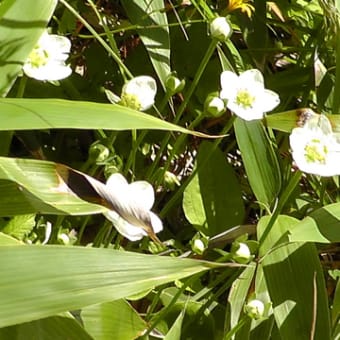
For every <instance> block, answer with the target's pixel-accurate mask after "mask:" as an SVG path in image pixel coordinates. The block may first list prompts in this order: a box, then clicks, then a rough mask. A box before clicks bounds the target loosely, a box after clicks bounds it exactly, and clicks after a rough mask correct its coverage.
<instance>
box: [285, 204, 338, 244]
mask: <svg viewBox="0 0 340 340" xmlns="http://www.w3.org/2000/svg"><path fill="white" fill-rule="evenodd" d="M289 232H290V235H289V240H290V241H302V242H318V243H332V242H340V203H334V204H329V205H326V206H324V207H323V208H320V209H318V210H316V211H314V212H312V213H311V214H310V215H309V216H307V217H305V218H304V219H303V220H302V221H300V222H298V223H296V224H294V225H292V227H291V228H290V230H289Z"/></svg>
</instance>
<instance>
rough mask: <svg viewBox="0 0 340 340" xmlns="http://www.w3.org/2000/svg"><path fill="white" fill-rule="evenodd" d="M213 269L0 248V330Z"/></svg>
mask: <svg viewBox="0 0 340 340" xmlns="http://www.w3.org/2000/svg"><path fill="white" fill-rule="evenodd" d="M217 266H218V264H213V263H208V262H204V261H197V260H189V259H178V258H172V257H161V256H155V255H144V254H137V253H129V252H125V251H118V250H111V249H98V248H85V247H75V246H74V247H65V246H38V245H35V246H33V245H31V246H2V247H0V269H1V276H0V301H1V304H0V327H4V326H10V325H13V324H17V323H22V322H27V321H32V320H36V319H39V318H43V317H48V316H52V315H55V314H57V313H60V312H64V311H69V310H77V309H80V308H83V307H86V306H89V305H93V304H98V303H103V302H109V301H113V300H118V299H122V298H124V297H127V296H129V295H132V294H136V293H138V292H141V291H145V290H147V289H150V288H153V287H155V286H157V285H161V284H164V283H167V282H171V281H174V280H176V279H180V278H183V277H187V276H189V275H192V274H195V273H199V272H202V271H205V270H208V269H210V268H214V267H217Z"/></svg>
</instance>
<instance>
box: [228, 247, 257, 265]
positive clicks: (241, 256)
mask: <svg viewBox="0 0 340 340" xmlns="http://www.w3.org/2000/svg"><path fill="white" fill-rule="evenodd" d="M231 253H232V258H233V260H234V261H236V262H238V263H241V264H246V263H248V262H250V261H251V259H252V255H251V252H250V249H249V247H248V245H247V244H246V243H243V242H234V243H233V245H232V247H231Z"/></svg>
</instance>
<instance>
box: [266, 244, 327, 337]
mask: <svg viewBox="0 0 340 340" xmlns="http://www.w3.org/2000/svg"><path fill="white" fill-rule="evenodd" d="M260 265H261V266H263V272H264V276H265V280H266V283H267V287H268V292H269V295H270V298H271V301H272V303H273V310H274V317H275V321H276V324H277V327H278V329H279V332H280V335H281V339H282V340H286V339H287V340H290V339H300V340H304V339H306V340H309V339H325V340H327V339H330V333H329V332H330V318H329V311H328V299H327V294H326V287H325V282H324V275H323V271H322V268H321V265H320V261H319V259H318V253H317V250H316V248H315V246H314V245H313V244H311V243H304V244H302V243H293V244H288V245H285V246H281V247H278V248H276V249H274V250H273V251H272V252H270V253H269V254H267V255H266V256H265V257H264V258H263V261H262V262H261V264H260ZM314 327H315V331H314V332H315V333H314V332H313V329H314Z"/></svg>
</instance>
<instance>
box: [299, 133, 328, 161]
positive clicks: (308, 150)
mask: <svg viewBox="0 0 340 340" xmlns="http://www.w3.org/2000/svg"><path fill="white" fill-rule="evenodd" d="M304 150H305V159H306V161H307V162H308V163H318V164H326V160H327V154H328V148H327V146H326V145H325V144H323V143H321V141H320V139H312V140H311V141H310V143H308V144H307V145H306V146H305V149H304Z"/></svg>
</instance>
